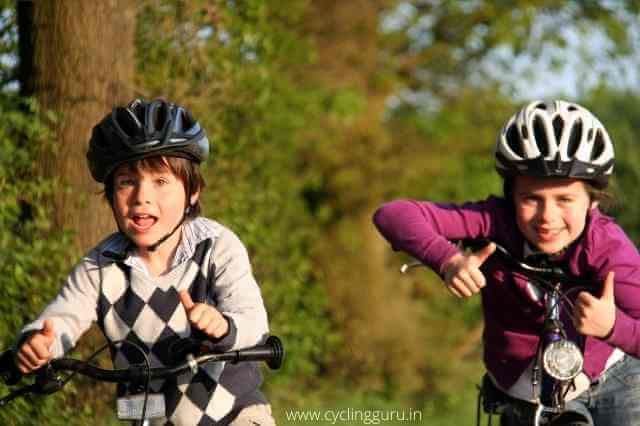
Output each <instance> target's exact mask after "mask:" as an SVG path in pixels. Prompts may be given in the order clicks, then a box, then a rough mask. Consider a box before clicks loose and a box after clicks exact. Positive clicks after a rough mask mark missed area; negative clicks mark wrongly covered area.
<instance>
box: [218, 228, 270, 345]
mask: <svg viewBox="0 0 640 426" xmlns="http://www.w3.org/2000/svg"><path fill="white" fill-rule="evenodd" d="M211 262H212V263H213V265H212V267H214V268H215V272H214V273H215V295H216V301H217V309H218V310H219V311H220V312H221V313H222V314H223V315H224V316H225V317H226V318H227V320H228V321H229V332H228V333H227V335H226V336H225V337H223V338H222V339H221V340H220V341H218V342H217V343H216V347H217V348H218V349H220V350H237V349H242V348H246V347H250V346H253V345H256V344H259V343H262V342H263V341H264V339H265V338H266V336H267V335H268V334H269V325H268V320H267V311H266V309H265V307H264V303H263V300H262V295H261V293H260V288H259V287H258V284H257V283H256V280H255V278H254V277H253V273H252V270H251V264H250V262H249V256H248V253H247V250H246V248H245V247H244V245H243V244H242V242H241V241H240V239H238V237H237V236H236V235H235V234H234V233H233V232H231V231H230V230H228V229H226V228H225V229H223V230H222V231H221V233H220V236H219V237H218V238H217V239H216V242H215V244H214V248H213V253H212V256H211Z"/></svg>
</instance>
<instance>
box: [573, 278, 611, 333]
mask: <svg viewBox="0 0 640 426" xmlns="http://www.w3.org/2000/svg"><path fill="white" fill-rule="evenodd" d="M613 289H614V273H613V271H611V272H609V273H608V274H607V278H605V280H604V285H603V286H602V295H601V296H600V298H597V297H595V296H593V295H591V294H590V293H587V292H586V291H581V292H580V293H579V294H578V297H577V299H576V304H575V307H574V308H573V325H574V326H575V327H576V330H578V331H579V332H580V333H582V334H584V335H585V336H594V337H599V338H601V339H602V338H606V337H608V336H609V334H611V332H612V331H613V326H614V324H615V322H616V304H615V297H614V292H613Z"/></svg>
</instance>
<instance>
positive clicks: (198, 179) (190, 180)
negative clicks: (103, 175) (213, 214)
mask: <svg viewBox="0 0 640 426" xmlns="http://www.w3.org/2000/svg"><path fill="white" fill-rule="evenodd" d="M125 166H126V167H129V169H130V170H132V171H134V172H141V171H151V172H163V171H166V170H169V171H171V172H172V173H173V174H174V175H175V176H176V177H177V178H178V179H179V180H180V181H181V182H182V185H183V186H184V190H185V193H186V195H187V197H186V200H187V203H189V199H190V198H191V195H192V194H195V193H196V192H198V191H202V189H203V188H204V186H205V182H204V179H203V177H202V174H200V168H199V167H198V165H197V164H196V163H194V162H193V161H191V160H187V159H185V158H180V157H169V156H161V155H159V156H155V157H147V158H143V159H141V160H136V161H132V162H131V163H127V164H126V165H125ZM114 176H115V172H113V173H111V175H110V176H108V177H107V179H106V180H105V185H104V196H105V198H106V199H107V201H108V202H109V204H110V205H111V206H113V196H114V190H115V189H114V181H113V177H114ZM186 207H187V206H185V208H186ZM200 211H201V208H200V199H199V198H198V200H196V202H195V204H194V205H192V206H191V208H190V209H189V213H188V214H187V217H188V218H194V217H197V216H199V215H200Z"/></svg>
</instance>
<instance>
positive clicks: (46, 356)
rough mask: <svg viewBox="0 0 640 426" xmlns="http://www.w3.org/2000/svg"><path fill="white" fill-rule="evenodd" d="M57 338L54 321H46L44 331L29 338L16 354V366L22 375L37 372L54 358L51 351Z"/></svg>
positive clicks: (37, 332)
mask: <svg viewBox="0 0 640 426" xmlns="http://www.w3.org/2000/svg"><path fill="white" fill-rule="evenodd" d="M55 338H56V335H55V332H54V331H53V321H51V320H50V319H46V320H44V325H43V327H42V330H40V331H36V332H35V333H33V334H32V335H31V336H29V338H28V339H27V340H26V342H24V343H23V344H22V346H20V349H19V350H18V353H17V354H16V365H17V366H18V369H19V370H20V371H21V372H22V374H27V373H31V372H32V371H34V370H37V369H38V368H40V367H42V366H43V365H45V364H46V363H47V362H48V361H49V360H50V359H51V358H53V355H52V354H51V351H50V349H51V345H52V344H53V341H54V340H55Z"/></svg>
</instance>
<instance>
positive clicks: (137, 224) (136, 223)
mask: <svg viewBox="0 0 640 426" xmlns="http://www.w3.org/2000/svg"><path fill="white" fill-rule="evenodd" d="M131 221H132V222H133V227H134V228H135V229H136V230H138V231H146V230H147V229H149V228H151V227H152V226H153V225H154V224H155V223H156V222H157V221H158V219H157V218H156V217H154V216H151V215H148V214H137V215H133V216H132V217H131Z"/></svg>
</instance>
